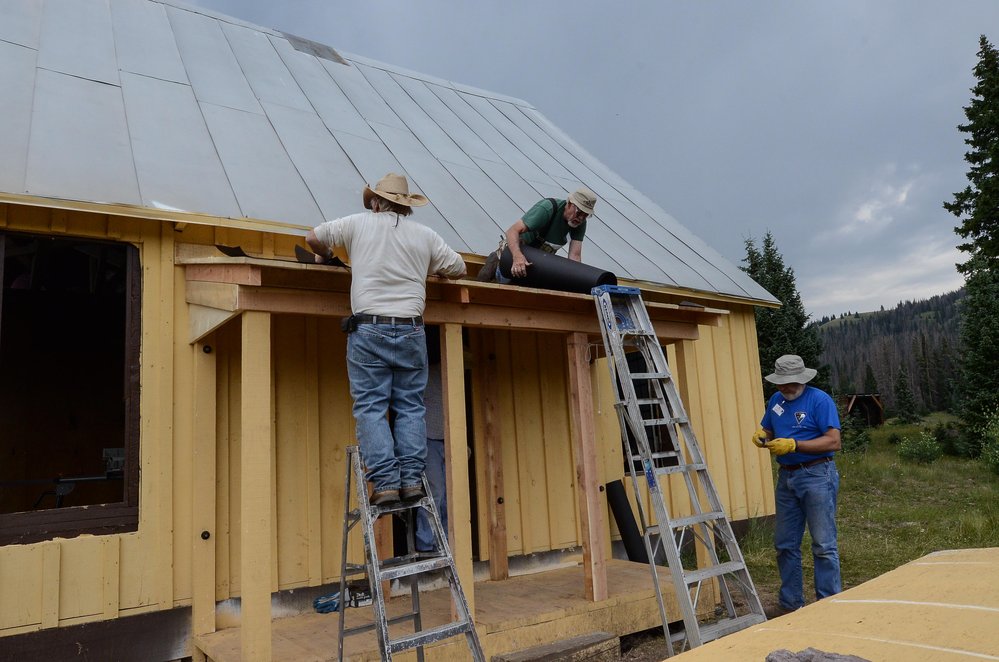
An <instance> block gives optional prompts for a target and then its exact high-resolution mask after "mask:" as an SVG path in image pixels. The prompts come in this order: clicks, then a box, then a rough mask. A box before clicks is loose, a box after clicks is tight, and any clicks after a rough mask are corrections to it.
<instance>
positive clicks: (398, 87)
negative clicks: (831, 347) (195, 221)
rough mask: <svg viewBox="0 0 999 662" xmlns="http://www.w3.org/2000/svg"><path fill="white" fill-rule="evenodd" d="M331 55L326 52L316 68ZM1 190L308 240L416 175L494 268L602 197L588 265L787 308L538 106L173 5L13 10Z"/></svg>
mask: <svg viewBox="0 0 999 662" xmlns="http://www.w3.org/2000/svg"><path fill="white" fill-rule="evenodd" d="M317 53H318V54H319V55H317ZM0 89H2V90H4V94H3V95H0V116H2V117H3V118H4V121H3V122H2V123H0V191H4V192H7V193H10V194H15V195H24V194H27V195H31V196H42V197H49V198H57V199H66V200H81V201H86V202H95V203H105V204H128V205H140V206H145V207H149V208H153V209H166V210H176V211H186V212H194V213H198V214H207V215H211V216H218V217H224V218H251V219H260V220H264V221H268V222H269V224H268V225H269V227H270V228H271V229H273V228H274V223H277V224H278V226H277V227H279V228H280V227H285V228H286V229H287V231H288V232H289V233H293V234H301V233H303V232H304V228H307V227H312V226H314V225H317V224H318V223H320V222H322V221H323V220H324V219H329V218H336V217H338V216H342V215H345V214H348V213H353V212H356V211H357V210H358V209H359V206H360V199H361V191H362V190H363V188H364V185H365V183H366V182H370V183H372V184H373V183H374V182H376V181H377V180H378V179H379V178H380V177H381V176H382V175H384V174H385V173H387V172H390V171H395V172H402V173H405V174H406V175H407V176H408V177H409V179H410V182H411V185H412V186H413V188H415V189H416V190H418V191H419V192H421V193H423V194H424V195H426V196H427V197H428V198H430V201H431V204H430V205H428V206H426V207H423V208H421V209H420V210H419V211H418V213H417V216H416V217H415V218H416V220H419V221H420V222H422V223H424V224H426V225H428V226H430V227H432V228H433V229H435V230H436V231H437V232H439V233H440V234H441V235H442V236H443V237H444V238H445V240H446V241H447V242H448V243H449V244H450V245H451V246H452V247H454V248H455V249H456V250H459V251H462V252H466V253H477V254H479V255H484V254H486V253H487V252H489V251H490V250H492V249H493V248H494V247H495V245H496V242H497V240H498V238H499V236H500V234H501V232H502V231H503V230H504V229H505V228H506V227H508V226H509V225H510V224H511V223H513V222H514V221H515V220H516V219H517V218H519V217H520V215H521V214H522V212H523V211H524V210H526V209H527V208H529V207H530V206H531V205H532V204H534V203H535V202H537V200H538V199H540V198H542V197H549V196H557V197H565V196H566V195H567V193H568V192H570V191H572V190H574V189H575V188H577V187H578V186H579V185H580V184H583V185H586V186H588V187H590V188H591V189H593V190H594V191H595V192H596V193H597V195H598V196H599V198H600V202H599V204H598V206H597V214H596V219H595V221H594V222H591V223H590V224H589V227H588V229H587V241H586V244H585V246H584V256H585V259H586V261H587V262H588V263H591V264H594V265H596V266H599V267H602V268H606V269H610V270H612V271H614V272H615V273H617V274H618V276H619V277H623V278H631V279H636V280H641V281H649V282H652V283H659V284H665V285H669V286H676V287H681V288H689V289H694V290H700V291H706V292H715V293H719V294H724V295H729V296H735V297H740V298H741V297H745V298H749V299H753V300H763V301H774V299H773V297H772V296H771V295H770V294H769V293H767V292H766V291H765V290H763V288H761V287H760V286H759V285H757V284H756V283H755V282H753V281H752V279H750V278H749V277H748V276H746V274H744V273H743V272H742V271H740V270H739V269H738V268H737V267H736V266H735V265H733V264H732V263H730V262H728V261H727V260H726V259H725V258H723V257H722V256H721V255H719V254H718V253H717V252H715V251H714V250H712V249H711V248H710V247H708V246H707V245H706V244H705V243H704V242H703V241H701V240H700V239H698V238H697V237H695V236H694V235H693V234H691V233H690V232H689V231H688V230H687V229H686V228H684V227H683V226H682V225H680V224H679V223H678V222H677V221H676V220H674V219H673V218H672V217H670V216H669V215H668V214H667V213H666V212H664V211H663V210H662V209H661V208H660V207H658V206H657V205H656V204H655V203H653V202H652V201H651V200H649V199H648V198H646V197H645V196H643V195H641V194H640V193H639V192H638V191H636V190H635V189H634V188H633V187H631V186H630V185H628V184H627V182H625V181H624V180H622V179H621V178H620V177H619V176H617V175H616V174H614V173H613V172H611V171H610V170H609V169H608V168H607V167H606V166H604V165H603V164H601V163H600V162H599V161H597V159H595V158H594V157H593V156H591V155H590V154H589V153H587V152H586V150H585V149H583V148H582V147H580V146H579V145H578V144H576V143H575V142H574V141H573V140H572V139H570V138H569V137H568V136H566V135H565V134H564V133H562V132H561V131H560V130H559V129H558V128H557V127H555V126H554V125H552V124H551V122H549V121H548V120H547V119H545V117H544V116H543V115H541V113H539V112H538V111H537V110H536V109H535V108H533V107H532V106H531V105H530V104H528V103H526V102H524V101H521V100H519V99H512V98H510V97H505V96H503V95H499V94H494V93H490V92H486V91H484V90H479V89H476V88H473V87H469V86H466V85H460V84H456V83H452V82H449V81H446V80H441V79H438V78H433V77H431V76H425V75H422V74H419V73H415V72H412V71H408V70H406V69H402V68H400V67H394V66H390V65H386V64H383V63H380V62H375V61H373V60H370V59H367V58H364V57H359V56H351V55H347V54H343V53H336V52H335V51H334V50H333V49H332V48H329V47H326V46H323V45H320V44H314V43H311V42H307V41H305V40H301V39H299V38H296V37H292V36H289V35H284V34H281V33H279V32H276V31H274V30H268V29H265V28H260V27H257V26H253V25H249V24H247V23H245V22H242V21H239V20H237V19H233V18H229V17H226V16H222V15H219V14H215V13H212V12H209V11H205V10H203V9H199V8H193V7H188V6H184V5H180V4H177V3H175V2H172V1H167V0H5V1H4V2H2V3H0Z"/></svg>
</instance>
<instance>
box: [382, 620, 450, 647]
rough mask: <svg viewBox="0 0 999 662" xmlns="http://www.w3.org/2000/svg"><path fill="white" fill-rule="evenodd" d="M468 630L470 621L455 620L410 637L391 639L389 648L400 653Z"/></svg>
mask: <svg viewBox="0 0 999 662" xmlns="http://www.w3.org/2000/svg"><path fill="white" fill-rule="evenodd" d="M468 630H469V626H468V621H465V620H461V621H455V622H454V623H445V624H444V625H440V626H438V627H435V628H430V629H429V630H421V631H420V632H417V633H416V634H411V635H409V636H408V637H402V638H400V639H396V640H394V641H390V642H389V650H390V651H391V652H393V653H398V652H399V651H404V650H409V649H410V648H415V647H416V646H425V645H427V644H432V643H434V642H435V641H442V640H444V639H448V638H450V637H453V636H455V635H458V634H463V633H465V632H468Z"/></svg>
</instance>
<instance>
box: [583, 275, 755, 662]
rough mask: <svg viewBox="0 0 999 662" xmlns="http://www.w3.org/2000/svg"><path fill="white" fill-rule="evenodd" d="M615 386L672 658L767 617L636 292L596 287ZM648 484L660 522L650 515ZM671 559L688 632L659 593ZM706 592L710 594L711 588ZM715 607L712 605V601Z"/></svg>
mask: <svg viewBox="0 0 999 662" xmlns="http://www.w3.org/2000/svg"><path fill="white" fill-rule="evenodd" d="M592 294H593V297H594V301H595V303H596V307H597V315H598V317H599V319H600V330H601V334H602V335H603V340H604V347H605V348H606V350H607V364H608V366H609V368H610V373H611V375H610V376H611V384H612V385H616V389H615V394H616V395H617V398H616V401H615V409H616V410H617V414H618V422H619V423H620V425H621V440H622V443H623V445H624V456H625V458H627V460H626V461H627V463H628V469H629V473H630V475H631V483H632V487H633V489H634V493H635V501H636V503H637V504H638V514H639V518H640V521H641V526H642V530H643V538H644V540H645V550H646V553H647V554H648V558H649V567H650V568H651V570H652V583H653V585H654V586H655V589H656V597H657V599H658V600H659V611H660V615H661V617H662V621H663V634H664V636H665V638H666V643H667V648H668V650H669V655H671V656H672V655H673V654H674V647H673V644H674V642H677V643H679V647H678V648H679V649H678V650H677V651H676V652H683V651H684V650H686V649H689V648H694V647H696V646H700V645H701V644H704V643H707V642H709V641H712V640H714V639H717V638H719V637H722V636H724V635H726V634H731V633H732V632H737V631H739V630H742V629H743V628H746V627H749V626H751V625H755V624H757V623H762V622H763V621H765V620H766V616H765V615H764V614H763V606H762V604H761V603H760V598H759V595H758V594H757V592H756V587H755V586H754V585H753V580H752V578H750V576H749V572H748V570H747V569H746V562H745V559H744V558H743V556H742V551H741V550H740V549H739V544H738V542H737V541H736V539H735V536H734V534H733V533H732V526H731V524H730V523H729V521H728V517H727V516H726V515H725V510H724V508H723V506H722V504H721V502H720V500H719V499H718V492H717V491H716V490H715V486H714V483H713V482H712V480H711V476H710V474H709V473H708V469H707V465H706V463H705V461H704V456H703V455H702V453H701V449H700V446H699V445H698V443H697V439H696V437H695V436H694V432H693V430H692V428H691V425H690V420H689V419H688V417H687V414H686V411H685V410H684V408H683V403H682V402H681V400H680V395H679V393H678V392H677V388H676V384H675V383H674V381H673V377H672V374H671V373H670V369H669V365H668V364H667V362H666V356H665V354H664V353H663V349H662V347H661V346H660V344H659V339H658V338H657V337H656V333H655V329H654V328H653V326H652V322H651V320H650V319H649V315H648V312H647V311H646V309H645V303H644V302H643V301H642V296H641V291H640V290H639V289H637V288H631V287H619V286H616V285H604V286H600V287H595V288H593V291H592ZM676 476H682V477H683V482H684V484H685V485H686V488H687V493H688V494H689V497H690V508H691V514H690V515H685V516H683V517H674V516H672V515H671V513H670V512H669V509H668V508H667V507H666V502H665V500H664V498H663V493H664V492H667V491H668V489H669V484H670V478H671V477H674V480H675V477H676ZM642 485H645V486H646V487H647V489H648V500H649V501H650V502H651V503H652V511H653V514H654V515H655V520H656V523H655V524H652V523H651V520H650V519H649V516H648V514H647V513H646V512H645V510H646V508H645V505H644V504H645V496H644V494H643V493H642V489H641V487H642ZM663 556H665V560H666V563H667V565H668V566H669V569H670V575H671V576H672V578H673V585H674V588H675V591H676V598H677V602H678V603H679V606H680V613H681V615H682V617H683V630H682V631H680V632H677V633H674V634H672V635H671V634H670V632H669V627H668V621H667V615H666V608H665V605H664V603H663V596H662V592H661V590H660V587H659V581H658V573H657V565H658V564H657V560H658V559H659V558H662V557H663ZM711 580H716V581H717V583H718V584H717V585H718V589H719V591H720V597H721V603H722V604H721V608H720V610H719V611H720V612H721V613H720V614H719V613H718V611H714V612H713V613H715V614H716V615H717V618H714V619H713V620H712V621H711V622H706V623H704V624H701V623H699V622H698V619H697V608H698V606H699V605H698V600H699V599H700V598H701V597H702V592H701V588H702V585H703V583H704V582H707V581H711ZM706 593H707V594H708V595H711V594H712V592H710V591H707V592H706ZM708 606H709V607H710V608H712V609H714V605H713V604H712V605H708Z"/></svg>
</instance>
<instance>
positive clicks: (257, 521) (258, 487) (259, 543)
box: [239, 311, 274, 662]
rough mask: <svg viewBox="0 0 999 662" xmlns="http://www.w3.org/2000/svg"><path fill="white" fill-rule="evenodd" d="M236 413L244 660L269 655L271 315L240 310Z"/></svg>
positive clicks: (242, 651)
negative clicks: (240, 444)
mask: <svg viewBox="0 0 999 662" xmlns="http://www.w3.org/2000/svg"><path fill="white" fill-rule="evenodd" d="M241 384H242V390H241V392H240V416H241V421H240V424H241V430H240V432H241V436H242V446H241V448H240V474H241V476H240V480H241V482H240V563H239V571H240V599H241V610H242V622H241V624H240V647H241V656H242V659H244V660H262V661H264V662H267V661H269V660H270V659H271V569H272V566H273V562H274V559H273V548H272V544H273V543H272V540H271V537H272V535H271V534H272V531H273V529H274V522H273V521H272V512H271V494H272V492H273V489H274V485H273V484H272V481H273V477H272V474H271V464H272V460H273V454H274V445H273V429H272V427H271V410H272V408H271V397H272V395H271V394H272V392H273V390H272V386H273V384H272V375H271V316H270V315H269V314H268V313H262V312H256V311H250V312H246V313H244V314H243V348H242V379H241Z"/></svg>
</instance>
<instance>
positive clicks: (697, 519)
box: [670, 510, 725, 529]
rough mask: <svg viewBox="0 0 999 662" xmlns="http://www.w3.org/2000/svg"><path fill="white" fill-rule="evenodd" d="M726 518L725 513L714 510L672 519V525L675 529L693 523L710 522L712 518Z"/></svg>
mask: <svg viewBox="0 0 999 662" xmlns="http://www.w3.org/2000/svg"><path fill="white" fill-rule="evenodd" d="M716 519H725V513H722V512H718V511H717V510H712V511H711V512H708V513H700V514H698V515H691V516H689V517H680V518H678V519H675V520H670V526H672V527H673V528H674V529H680V528H683V527H685V526H690V525H691V524H701V523H703V522H710V521H711V520H716Z"/></svg>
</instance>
